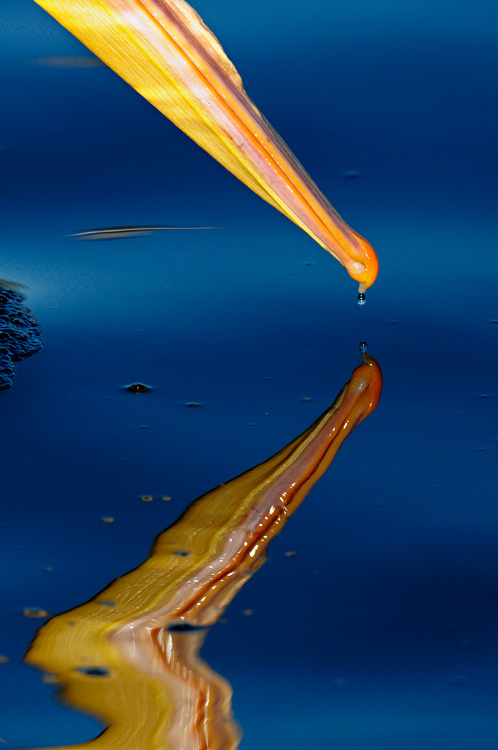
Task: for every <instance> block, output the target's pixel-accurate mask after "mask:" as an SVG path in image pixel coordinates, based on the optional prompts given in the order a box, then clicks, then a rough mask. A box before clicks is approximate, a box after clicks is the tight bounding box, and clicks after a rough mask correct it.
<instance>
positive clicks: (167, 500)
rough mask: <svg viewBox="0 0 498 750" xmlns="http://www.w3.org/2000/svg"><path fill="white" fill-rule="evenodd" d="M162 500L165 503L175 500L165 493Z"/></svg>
mask: <svg viewBox="0 0 498 750" xmlns="http://www.w3.org/2000/svg"><path fill="white" fill-rule="evenodd" d="M161 500H164V502H165V503H169V501H170V500H173V498H172V497H171V496H170V495H163V496H162V498H161Z"/></svg>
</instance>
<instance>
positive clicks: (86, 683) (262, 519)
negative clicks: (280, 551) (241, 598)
mask: <svg viewBox="0 0 498 750" xmlns="http://www.w3.org/2000/svg"><path fill="white" fill-rule="evenodd" d="M381 388H382V375H381V372H380V368H379V366H378V365H377V363H376V362H375V360H374V359H372V358H371V357H369V356H368V355H367V354H366V353H363V354H362V363H361V364H360V365H359V366H358V367H357V368H356V369H355V370H354V371H353V373H352V375H351V378H350V380H349V381H348V382H347V383H346V385H345V386H344V388H343V389H342V391H341V392H340V394H339V395H338V397H337V398H336V400H335V401H334V403H333V404H332V406H331V407H330V408H329V409H327V410H326V411H325V412H324V413H323V414H322V415H321V416H320V417H319V418H318V419H317V420H316V421H315V422H314V423H313V424H312V425H311V426H310V427H309V428H308V429H307V430H306V431H305V432H303V433H302V434H301V435H299V436H298V437H297V438H295V439H294V440H293V441H292V442H290V443H289V444H288V445H286V446H285V447H284V448H282V449H281V450H280V451H279V452H278V453H276V454H275V455H274V456H273V457H271V458H269V459H268V460H267V461H265V462H264V463H262V464H259V465H258V466H255V467H254V468H252V469H250V470H249V471H247V472H245V473H244V474H241V475H240V476H238V477H236V478H235V479H232V480H231V481H229V482H227V483H226V484H223V485H220V486H219V487H216V488H215V489H214V490H211V491H210V492H208V493H207V494H205V495H203V496H201V497H200V498H199V499H198V500H196V501H195V502H194V503H192V504H191V505H190V506H189V507H188V508H187V510H186V511H185V512H184V513H183V515H182V516H180V518H179V519H178V520H177V521H176V522H175V523H174V524H173V525H172V526H170V527H169V528H168V529H166V530H165V531H164V532H163V533H162V534H160V535H159V536H158V537H157V539H156V542H155V544H154V546H153V549H152V553H151V555H150V556H149V557H148V558H147V560H145V562H143V563H142V564H141V565H140V566H139V567H138V568H136V569H135V570H132V571H131V572H130V573H127V574H126V575H124V576H123V577H121V578H119V579H117V580H116V581H114V582H113V583H111V584H110V586H108V588H106V589H105V590H104V591H102V592H101V593H100V594H98V595H97V596H96V597H95V598H94V599H92V600H91V601H89V602H87V603H86V604H83V605H82V606H80V607H77V608H75V609H73V610H71V611H69V612H66V613H64V614H61V615H58V616H57V617H54V618H53V619H52V620H50V621H49V622H48V623H46V624H45V625H44V626H43V627H42V628H41V629H40V631H39V632H38V634H37V636H36V637H35V640H34V641H33V644H32V646H31V648H30V650H29V652H28V654H27V657H26V659H27V661H28V662H29V663H30V664H32V665H36V666H37V667H39V668H40V669H42V670H44V671H45V672H46V673H48V674H50V675H51V678H52V681H56V682H57V683H59V684H60V686H61V689H62V695H63V697H64V699H65V700H66V701H67V702H68V703H70V704H71V705H72V706H74V707H78V708H79V709H82V710H84V711H87V712H90V713H91V714H93V715H95V716H97V717H98V718H99V719H100V720H101V721H102V722H103V723H104V724H105V725H106V726H107V728H106V729H105V730H104V731H103V732H102V734H101V735H100V736H99V737H97V738H96V739H95V740H92V741H90V742H87V743H84V744H82V745H78V747H79V748H83V749H85V748H87V747H88V748H89V749H90V748H92V749H94V750H97V748H100V747H101V748H120V749H121V750H124V749H125V748H134V750H138V749H139V748H144V750H145V749H147V750H152V749H153V748H154V749H155V748H157V749H158V750H159V749H163V750H166V749H167V748H168V749H171V750H202V749H204V750H205V749H206V748H209V750H217V749H219V750H221V748H223V750H235V748H237V747H238V745H239V739H240V732H239V730H238V727H237V724H236V723H235V721H234V720H233V718H232V710H231V687H230V685H229V683H228V682H227V681H226V680H225V679H224V678H222V677H221V676H220V675H218V674H216V673H215V672H213V671H212V670H211V668H210V667H209V666H208V665H207V664H206V663H205V662H203V661H202V659H201V658H200V656H199V650H200V648H201V645H202V643H203V641H204V638H205V636H206V633H207V628H208V627H209V626H210V625H212V624H213V623H215V622H216V621H217V620H218V619H219V618H220V616H221V614H222V613H223V612H224V610H225V608H226V607H227V605H228V604H229V602H230V601H231V600H232V599H233V597H234V596H235V594H236V593H237V591H238V590H239V589H240V588H241V586H243V585H244V583H245V582H246V581H247V580H248V578H249V577H250V576H251V575H252V573H254V571H255V570H257V569H258V568H259V567H260V565H261V564H262V563H263V562H264V559H265V553H266V549H267V546H268V544H269V542H270V541H271V539H272V538H273V537H274V536H275V535H276V534H278V533H279V532H280V531H281V530H282V528H283V526H284V524H285V523H286V521H287V519H288V518H289V517H290V515H291V514H292V513H293V512H294V511H295V510H296V508H297V507H298V506H299V504H300V503H301V502H302V500H303V499H304V497H305V496H306V494H307V492H308V491H309V489H310V488H311V487H312V486H313V485H314V483H315V482H316V481H317V480H318V478H319V477H320V476H321V475H322V474H323V473H324V472H325V470H326V469H327V468H328V466H329V465H330V463H331V461H332V460H333V458H334V457H335V455H336V453H337V451H338V449H339V448H340V446H341V445H342V443H343V442H344V440H345V439H346V437H347V436H348V435H350V434H351V432H352V431H353V430H354V429H355V427H356V426H357V425H358V424H359V423H360V422H361V421H362V420H363V419H364V418H365V417H366V416H368V414H370V413H371V412H372V411H373V410H374V409H375V407H376V406H377V403H378V400H379V397H380V392H381Z"/></svg>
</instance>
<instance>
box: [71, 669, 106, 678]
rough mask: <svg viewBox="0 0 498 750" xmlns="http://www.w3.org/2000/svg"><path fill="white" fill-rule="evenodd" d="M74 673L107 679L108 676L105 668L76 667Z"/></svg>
mask: <svg viewBox="0 0 498 750" xmlns="http://www.w3.org/2000/svg"><path fill="white" fill-rule="evenodd" d="M76 671H77V672H80V673H81V674H86V675H87V676H88V677H107V675H108V674H109V670H108V669H107V668H106V667H77V668H76Z"/></svg>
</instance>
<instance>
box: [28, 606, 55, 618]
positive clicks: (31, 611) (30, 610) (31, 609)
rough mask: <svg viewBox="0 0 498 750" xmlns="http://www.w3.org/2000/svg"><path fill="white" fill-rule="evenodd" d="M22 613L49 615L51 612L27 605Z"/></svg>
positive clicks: (38, 615)
mask: <svg viewBox="0 0 498 750" xmlns="http://www.w3.org/2000/svg"><path fill="white" fill-rule="evenodd" d="M22 613H23V615H24V617H49V612H48V611H47V610H46V609H42V608H41V607H25V608H24V609H23V611H22Z"/></svg>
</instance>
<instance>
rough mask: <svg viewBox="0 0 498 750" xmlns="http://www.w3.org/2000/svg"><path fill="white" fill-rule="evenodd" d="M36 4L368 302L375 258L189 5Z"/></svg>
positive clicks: (57, 0) (139, 1)
mask: <svg viewBox="0 0 498 750" xmlns="http://www.w3.org/2000/svg"><path fill="white" fill-rule="evenodd" d="M36 2H37V3H38V4H39V5H41V6H42V7H43V8H45V10H47V11H48V12H49V13H50V14H51V15H53V16H54V18H56V19H57V20H58V21H59V22H60V23H62V24H63V26H65V27H66V28H67V29H69V31H71V32H72V33H73V34H74V35H75V36H76V37H78V39H80V40H81V41H82V42H83V44H85V45H86V46H87V47H88V48H89V49H91V50H92V52H94V53H95V54H96V55H98V57H100V58H101V59H102V60H103V61H104V62H105V63H106V64H107V65H109V67H110V68H112V69H113V70H114V71H115V72H116V73H117V74H118V75H120V76H121V77H122V78H124V80H125V81H127V83H129V84H130V85H131V86H133V88H135V89H136V90H137V91H138V92H139V93H140V94H141V95H142V96H143V97H145V99H147V100H148V101H149V102H150V103H151V104H152V105H153V106H154V107H156V108H157V109H158V110H159V111H160V112H162V113H163V114H164V115H166V117H168V118H169V119H170V120H171V121H172V122H174V123H175V125H177V126H178V127H179V128H181V130H183V131H184V132H185V133H186V134H187V135H188V136H190V138H192V139H193V140H194V141H196V143H198V144H199V145H200V146H201V147H202V148H204V149H205V150H206V151H207V152H208V153H209V154H211V156H213V157H214V158H215V159H216V160H217V161H219V162H220V163H221V164H223V166H224V167H226V168H227V169H228V170H229V171H230V172H232V173H233V174H234V175H235V176H236V177H238V179H239V180H242V182H244V183H245V184H246V185H247V186H248V187H249V188H251V190H254V192H255V193H257V194H258V195H259V196H260V197H261V198H263V200H265V201H267V202H268V203H270V205H272V206H273V207H274V208H276V209H277V210H278V211H281V212H282V213H283V214H285V215H286V216H287V217H288V218H289V219H291V221H294V222H295V223H296V224H297V225H298V226H300V227H301V228H302V229H304V231H305V232H307V233H308V234H309V235H310V236H311V237H313V239H314V240H316V241H317V242H318V243H319V244H320V245H321V246H322V247H323V248H325V250H327V251H328V252H329V253H331V255H333V256H334V257H335V258H336V259H337V260H338V261H339V262H340V263H342V265H343V266H344V267H345V268H346V270H347V272H348V273H349V275H350V276H351V277H352V278H353V279H355V280H356V281H358V283H359V285H360V286H359V291H360V293H361V295H362V296H363V293H364V292H365V290H366V289H367V288H368V287H369V286H371V285H372V284H373V283H374V281H375V279H376V277H377V271H378V261H377V256H376V254H375V251H374V250H373V248H372V247H371V245H370V244H369V243H368V242H367V241H366V240H365V239H364V238H363V237H361V236H360V235H359V234H358V233H357V232H355V231H354V230H353V229H351V227H349V226H348V225H347V224H346V223H345V221H344V220H343V219H342V218H341V217H340V216H339V214H338V213H337V211H335V209H334V208H332V206H331V205H330V203H329V202H328V201H327V199H326V198H325V196H324V195H323V194H322V193H321V192H320V191H319V189H318V188H317V186H316V185H315V184H314V182H313V181H312V179H311V177H310V176H309V175H308V174H307V173H306V172H305V170H304V169H303V167H302V166H301V164H300V163H299V162H298V161H297V159H296V157H295V156H294V155H293V154H292V152H291V151H290V149H289V148H288V147H287V146H286V145H285V143H284V142H283V141H282V139H281V138H280V136H279V135H278V133H277V132H276V131H275V130H274V129H273V128H272V127H271V125H270V124H269V123H268V122H267V120H266V119H265V118H264V117H263V115H262V114H261V112H259V110H258V109H257V108H256V107H255V105H254V104H253V102H252V101H251V100H250V99H249V97H248V96H247V94H246V92H245V90H244V87H243V85H242V81H241V79H240V76H239V74H238V73H237V70H236V69H235V67H234V65H233V63H232V62H231V61H230V60H229V59H228V57H227V56H226V54H225V52H224V50H223V48H222V47H221V45H220V43H219V41H218V40H217V39H216V37H215V36H214V34H213V33H212V32H211V31H210V30H209V29H208V28H207V26H206V25H205V24H204V23H203V21H202V20H201V18H200V17H199V16H198V15H197V13H196V12H195V10H194V9H193V8H191V7H190V5H188V4H187V3H186V2H185V0H86V2H82V1H81V0H36ZM324 95H326V93H325V94H324ZM203 189H204V190H205V189H209V187H208V186H205V187H204V188H203Z"/></svg>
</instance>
